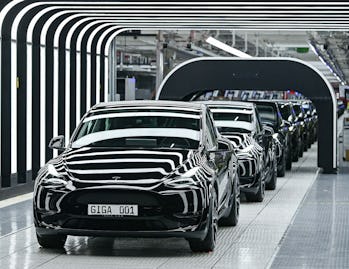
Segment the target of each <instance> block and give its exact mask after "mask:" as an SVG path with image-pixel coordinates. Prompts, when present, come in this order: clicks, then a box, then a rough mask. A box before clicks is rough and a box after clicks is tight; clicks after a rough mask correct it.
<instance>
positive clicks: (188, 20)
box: [0, 0, 349, 187]
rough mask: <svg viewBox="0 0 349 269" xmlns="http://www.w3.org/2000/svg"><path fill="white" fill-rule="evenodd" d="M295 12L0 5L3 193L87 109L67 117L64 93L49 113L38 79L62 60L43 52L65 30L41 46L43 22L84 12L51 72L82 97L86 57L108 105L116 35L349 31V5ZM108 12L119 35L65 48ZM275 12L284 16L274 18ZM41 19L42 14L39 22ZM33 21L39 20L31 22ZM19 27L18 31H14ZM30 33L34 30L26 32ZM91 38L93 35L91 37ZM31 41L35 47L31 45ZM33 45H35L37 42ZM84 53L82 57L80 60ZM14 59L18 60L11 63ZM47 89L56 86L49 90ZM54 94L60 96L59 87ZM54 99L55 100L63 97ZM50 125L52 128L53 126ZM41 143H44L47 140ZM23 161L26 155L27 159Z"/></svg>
mask: <svg viewBox="0 0 349 269" xmlns="http://www.w3.org/2000/svg"><path fill="white" fill-rule="evenodd" d="M294 5H295V7H296V8H294V9H292V10H291V11H289V12H288V13H287V14H285V16H283V15H280V14H281V13H284V10H285V3H282V2H278V3H269V2H232V1H221V2H203V1H201V2H200V1H198V2H186V1H177V2H162V1H158V2H154V1H127V0H120V1H114V0H105V1H96V0H74V1H73V0H56V1H50V0H46V1H45V0H3V1H1V3H0V33H1V39H0V48H1V54H0V76H1V77H0V81H1V83H0V109H1V115H0V126H1V131H0V152H1V154H0V171H1V173H0V180H1V186H2V187H5V186H7V187H8V186H10V185H11V184H10V182H11V179H10V178H11V177H12V178H13V179H17V182H19V183H24V182H26V177H27V178H31V177H35V175H36V171H37V170H38V169H39V167H40V166H41V165H43V163H45V162H46V161H47V160H48V159H49V158H48V157H50V154H51V152H50V151H48V150H47V149H46V146H47V145H46V144H47V143H46V142H47V139H48V138H47V137H48V136H49V135H50V134H51V133H55V132H56V131H54V130H53V129H55V130H57V122H58V129H59V132H63V133H64V132H65V133H66V134H69V133H70V130H71V129H72V128H74V127H75V125H76V123H77V121H78V119H79V114H80V113H78V111H77V110H76V107H77V106H76V104H77V103H78V102H79V101H80V103H86V104H88V103H89V101H88V100H82V99H83V97H81V99H80V100H76V99H74V100H73V98H76V96H75V97H73V98H72V100H67V101H69V102H70V101H72V102H73V103H72V102H70V103H69V106H70V107H69V111H68V103H66V101H65V100H64V96H68V95H67V94H64V93H62V94H59V98H58V101H56V100H54V101H53V102H58V107H59V109H60V111H59V113H58V118H57V113H56V112H55V113H51V108H50V106H49V105H47V104H49V103H52V100H53V96H54V94H52V89H51V88H52V87H48V88H47V89H46V83H45V82H44V81H43V80H44V79H45V77H43V76H40V68H41V67H42V66H44V65H46V66H47V67H49V68H52V66H54V65H53V61H54V60H55V59H56V58H55V56H56V54H55V53H54V56H53V57H51V55H52V51H50V49H46V48H45V49H41V47H42V46H44V47H45V46H46V43H47V44H52V40H51V39H54V36H55V34H53V32H55V33H56V31H57V32H60V31H61V28H60V29H57V28H58V27H59V26H58V24H59V23H58V21H56V20H54V21H53V22H52V24H51V25H49V26H48V27H47V29H48V32H47V33H45V34H44V36H45V37H44V39H45V42H44V44H41V42H40V32H41V31H42V28H43V25H44V24H45V21H46V20H48V19H49V18H50V16H55V14H56V13H58V12H61V14H62V17H60V18H57V19H58V20H59V21H61V20H62V19H63V17H65V16H67V17H69V16H70V15H72V14H78V13H81V14H82V12H83V10H84V12H85V14H86V16H85V14H84V15H83V16H81V17H79V18H75V20H76V21H75V20H74V19H73V21H74V23H71V22H70V20H65V22H67V23H66V24H65V25H64V27H63V28H64V30H62V31H64V33H63V34H62V35H60V34H58V35H59V36H60V37H59V41H60V42H59V45H58V51H59V54H58V59H59V65H58V71H57V66H56V67H54V68H53V69H54V70H53V76H52V77H53V78H54V79H57V77H55V76H56V72H58V74H59V83H60V85H59V92H61V89H62V88H63V86H64V84H62V83H61V80H62V78H64V79H65V83H69V84H66V85H68V86H70V89H69V90H70V93H72V94H73V95H74V92H75V91H76V85H74V84H76V83H75V80H76V79H75V77H76V73H77V72H79V70H78V69H79V68H80V66H79V64H80V63H77V58H78V57H80V56H81V57H83V58H84V61H83V62H85V58H86V59H87V58H88V59H87V60H86V61H90V62H91V70H90V71H91V74H92V75H91V76H95V78H96V83H94V81H92V82H91V83H94V84H95V85H91V87H92V91H93V94H96V95H97V94H98V88H100V95H99V96H100V100H103V99H104V98H105V99H106V98H107V90H108V89H107V87H108V57H109V50H108V49H109V46H110V43H111V40H112V38H114V37H115V36H116V35H117V34H116V33H117V32H119V31H120V32H122V29H137V30H139V29H152V30H169V29H178V28H181V29H190V30H195V29H196V30H210V29H212V30H216V29H220V30H224V29H225V30H231V29H235V30H260V29H263V30H283V29H284V30H290V29H292V30H293V29H296V30H309V29H314V30H346V29H347V28H348V26H349V15H348V16H347V15H346V14H349V13H348V12H349V5H346V4H338V3H334V4H332V3H330V2H326V3H325V4H322V3H319V4H318V6H317V8H316V10H315V11H311V10H312V9H313V4H312V3H310V2H304V3H301V4H296V3H295V4H294ZM329 7H330V8H329ZM251 8H252V9H254V12H252V13H251ZM333 9H335V10H333ZM44 10H45V11H44ZM103 10H104V11H105V10H107V12H108V13H112V14H114V15H115V16H116V17H117V18H116V19H115V26H111V27H112V28H114V27H115V29H113V30H110V29H108V27H105V28H103V29H101V30H100V31H98V33H96V32H95V31H94V30H93V29H96V28H94V26H93V27H91V28H89V30H88V31H87V32H86V35H84V38H82V42H84V43H83V44H87V42H91V40H93V41H92V44H93V46H92V48H93V49H92V51H91V53H89V52H88V49H84V51H80V52H77V50H76V47H77V46H78V44H77V38H78V31H79V29H82V27H81V25H80V26H78V27H77V28H76V29H74V30H73V31H72V33H71V39H70V42H68V45H67V46H65V48H63V45H64V42H63V41H62V38H64V37H63V36H66V35H67V36H69V35H68V33H70V31H69V30H68V28H70V27H71V28H73V27H74V25H75V23H76V22H77V21H82V20H84V19H86V18H87V20H86V21H85V22H84V23H82V24H83V25H85V23H86V22H87V21H91V22H92V21H94V20H96V21H98V20H100V21H102V20H106V19H107V14H104V16H100V15H101V14H103V12H104V11H103ZM276 10H277V11H278V12H275V11H276ZM46 11H47V12H48V13H47V12H46ZM308 11H311V13H312V14H311V19H309V18H306V17H305V16H304V14H305V13H307V12H308ZM65 12H66V13H67V14H68V13H69V15H63V13H65ZM343 12H344V13H343ZM87 13H88V14H87ZM18 14H19V15H18ZM38 14H40V16H39V15H38ZM343 14H344V15H343ZM17 15H18V17H17ZM36 15H37V16H36ZM242 15H243V16H242ZM333 16H335V17H336V18H337V19H336V20H335V21H331V18H332V17H333ZM34 17H35V18H36V19H34V21H31V22H29V21H30V20H32V19H33V18H34ZM223 17H224V19H223ZM295 17H297V18H298V20H297V25H295V24H294V18H295ZM314 17H316V20H312V18H314ZM266 18H267V19H266ZM290 18H291V19H290ZM324 21H326V23H325V24H324V23H323V22H324ZM12 24H14V28H13V33H15V32H16V31H17V33H16V38H17V41H18V40H21V42H24V39H25V38H27V41H29V42H27V43H26V44H25V45H24V44H17V51H15V44H12V43H13V41H14V40H13V39H12V38H11V37H10V36H9V33H10V32H11V26H12ZM98 25H99V24H98ZM17 26H18V30H15V28H16V27H17ZM4 29H5V30H4ZM19 29H21V30H19ZM25 29H28V30H29V31H28V33H27V32H26V31H25ZM43 32H45V30H43ZM28 35H29V36H28ZM92 35H95V36H94V37H93V38H92V37H91V36H92ZM33 38H34V40H32V39H33ZM30 40H32V41H34V42H33V43H31V42H30ZM53 44H54V46H55V44H56V43H55V41H53ZM89 44H91V43H89ZM95 46H96V48H95ZM25 47H26V48H27V49H26V51H24V48H25ZM56 47H57V46H55V48H56ZM67 47H69V49H68V50H66V48H67ZM64 50H65V51H64ZM44 51H45V52H44ZM95 52H96V53H95ZM98 52H99V53H98ZM41 53H45V56H46V54H47V55H49V56H50V57H49V59H45V61H44V60H42V59H40V54H41ZM78 53H80V56H77V55H78ZM81 53H83V54H84V55H82V54H81ZM15 54H16V55H15ZM42 58H44V57H42ZM16 59H17V61H13V60H16ZM21 59H24V61H26V66H24V65H23V66H21V64H22V60H21ZM63 59H64V60H68V61H69V63H70V67H69V68H65V66H64V65H63V63H65V62H64V60H63ZM13 62H15V63H17V67H16V66H12V64H13ZM67 63H68V62H67ZM4 67H5V68H4ZM7 67H11V68H7ZM81 68H82V70H83V72H84V74H85V72H86V74H88V72H89V70H86V68H88V67H87V66H82V67H81ZM15 69H16V70H17V76H15V75H16V72H14V70H15ZM50 72H51V71H50ZM25 73H26V74H25ZM63 73H64V74H63ZM18 75H20V76H21V77H20V78H21V79H22V80H20V81H21V83H19V88H18V89H17V87H16V86H17V79H18V78H19V77H18ZM50 76H51V75H50ZM84 76H85V75H84ZM86 76H87V75H86ZM86 76H85V77H86ZM31 77H33V78H34V80H33V81H32V82H31V83H30V82H29V79H30V78H31ZM27 78H29V79H27ZM83 79H84V78H83ZM93 80H94V78H93ZM98 81H99V83H98ZM86 83H87V82H86ZM48 85H49V86H50V83H49V84H48ZM41 86H43V89H42V90H41V89H40V88H41ZM94 87H95V88H96V93H94ZM10 89H11V90H10ZM46 90H48V92H47V93H48V94H47V96H46V97H45V100H43V101H42V102H46V101H48V103H47V104H46V103H45V104H42V102H40V93H41V92H42V94H43V96H45V94H46ZM55 90H56V91H57V89H56V88H55ZM55 94H56V95H57V93H55ZM31 97H32V99H33V103H32V104H31V103H30V101H31ZM35 98H36V99H35ZM15 99H17V100H15ZM93 100H94V96H93V97H92V98H91V104H92V103H93ZM74 103H75V104H74ZM41 106H45V107H46V108H48V112H49V118H46V117H45V116H41V114H42V113H41V110H40V107H41ZM62 109H66V111H68V113H64V111H62ZM56 110H57V104H56V107H55V111H56ZM42 111H44V110H42ZM52 115H53V116H52ZM51 118H52V119H51ZM26 119H27V120H26ZM44 119H45V120H44ZM68 120H69V122H68ZM41 121H42V122H44V124H46V127H47V128H48V129H49V130H48V131H46V130H44V129H45V128H41V127H40V122H41ZM52 121H53V122H54V123H52ZM64 121H65V122H64ZM42 126H44V125H42ZM40 128H41V129H42V130H41V131H40V132H41V133H40V132H38V130H39V129H40ZM43 137H44V138H45V139H46V140H43ZM26 151H27V152H26ZM25 156H27V158H26V157H25ZM27 170H32V174H27Z"/></svg>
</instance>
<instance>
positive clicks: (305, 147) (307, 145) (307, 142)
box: [303, 138, 310, 152]
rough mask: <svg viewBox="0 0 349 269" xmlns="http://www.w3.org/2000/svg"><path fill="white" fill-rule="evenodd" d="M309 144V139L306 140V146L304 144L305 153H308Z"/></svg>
mask: <svg viewBox="0 0 349 269" xmlns="http://www.w3.org/2000/svg"><path fill="white" fill-rule="evenodd" d="M309 144H310V141H309V138H307V139H304V144H303V151H304V152H307V151H308V148H309Z"/></svg>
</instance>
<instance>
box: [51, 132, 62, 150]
mask: <svg viewBox="0 0 349 269" xmlns="http://www.w3.org/2000/svg"><path fill="white" fill-rule="evenodd" d="M48 147H49V148H50V149H58V150H65V139H64V135H59V136H56V137H53V138H52V139H51V141H50V143H49V144H48Z"/></svg>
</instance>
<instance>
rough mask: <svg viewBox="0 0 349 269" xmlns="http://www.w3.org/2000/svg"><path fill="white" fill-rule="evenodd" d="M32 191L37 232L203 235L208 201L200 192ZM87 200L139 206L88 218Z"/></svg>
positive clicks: (117, 234)
mask: <svg viewBox="0 0 349 269" xmlns="http://www.w3.org/2000/svg"><path fill="white" fill-rule="evenodd" d="M38 193H40V195H38V194H36V195H35V200H34V219H35V226H36V228H37V232H38V233H39V234H65V235H81V236H90V235H91V236H127V237H130V236H135V237H185V238H203V237H204V236H205V234H206V232H207V228H206V224H207V219H208V215H209V210H208V208H209V207H208V203H206V202H205V199H204V197H201V192H200V191H199V190H197V192H195V191H193V190H191V191H179V192H178V193H175V194H171V195H161V194H159V193H156V192H150V191H140V190H137V191H136V190H115V189H114V190H112V189H98V190H96V189H93V190H92V189H83V190H77V191H71V192H69V193H64V192H61V191H57V190H52V189H49V190H47V189H45V188H41V190H39V192H38ZM88 204H137V205H138V216H127V217H126V216H124V217H120V216H90V215H88V214H87V206H88Z"/></svg>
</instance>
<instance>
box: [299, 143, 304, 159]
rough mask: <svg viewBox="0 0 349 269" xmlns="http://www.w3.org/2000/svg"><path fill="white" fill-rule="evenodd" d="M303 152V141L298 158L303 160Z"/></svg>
mask: <svg viewBox="0 0 349 269" xmlns="http://www.w3.org/2000/svg"><path fill="white" fill-rule="evenodd" d="M303 151H304V142H303V141H301V144H300V147H299V152H298V157H299V158H302V157H303Z"/></svg>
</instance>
